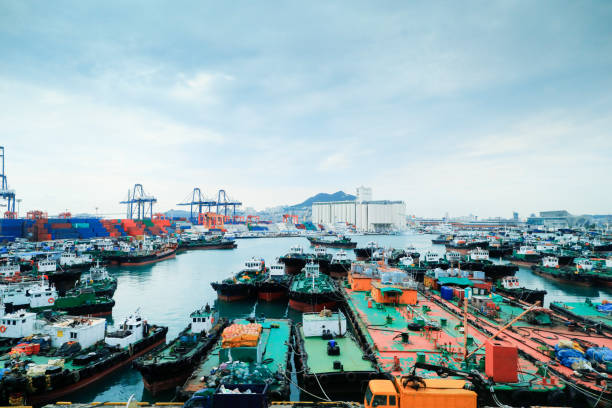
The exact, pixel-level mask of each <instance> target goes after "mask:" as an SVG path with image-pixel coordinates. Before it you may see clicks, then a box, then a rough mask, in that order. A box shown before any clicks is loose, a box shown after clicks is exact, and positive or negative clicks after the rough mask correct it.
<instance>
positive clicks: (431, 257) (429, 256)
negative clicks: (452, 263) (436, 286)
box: [400, 251, 442, 262]
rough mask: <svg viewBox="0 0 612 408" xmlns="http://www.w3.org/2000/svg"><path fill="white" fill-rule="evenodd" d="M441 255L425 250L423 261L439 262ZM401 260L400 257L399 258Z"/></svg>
mask: <svg viewBox="0 0 612 408" xmlns="http://www.w3.org/2000/svg"><path fill="white" fill-rule="evenodd" d="M441 258H442V257H441V256H440V254H438V253H437V252H433V251H427V252H425V258H424V260H425V262H440V259H441ZM400 261H401V259H400Z"/></svg>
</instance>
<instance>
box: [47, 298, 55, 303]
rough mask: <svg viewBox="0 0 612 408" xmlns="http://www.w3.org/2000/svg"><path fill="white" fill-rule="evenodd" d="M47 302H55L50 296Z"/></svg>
mask: <svg viewBox="0 0 612 408" xmlns="http://www.w3.org/2000/svg"><path fill="white" fill-rule="evenodd" d="M47 302H49V304H53V303H54V302H55V299H54V298H52V297H50V298H49V299H47Z"/></svg>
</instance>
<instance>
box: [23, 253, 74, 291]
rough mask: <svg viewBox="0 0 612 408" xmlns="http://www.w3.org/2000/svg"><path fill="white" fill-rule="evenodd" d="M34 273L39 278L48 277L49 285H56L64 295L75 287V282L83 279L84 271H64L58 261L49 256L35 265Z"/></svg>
mask: <svg viewBox="0 0 612 408" xmlns="http://www.w3.org/2000/svg"><path fill="white" fill-rule="evenodd" d="M33 273H34V274H35V275H38V276H40V275H45V276H47V277H48V279H49V283H51V284H52V285H54V286H55V287H56V288H57V290H58V291H59V292H60V294H64V293H65V292H66V291H67V290H69V289H71V288H73V287H74V284H75V282H76V281H77V280H78V279H79V278H80V277H81V274H82V273H83V271H82V270H81V269H79V268H77V269H63V268H61V267H59V266H58V264H57V260H56V259H54V258H52V257H50V256H47V257H45V258H42V259H39V260H38V261H37V262H36V263H35V268H34V269H33Z"/></svg>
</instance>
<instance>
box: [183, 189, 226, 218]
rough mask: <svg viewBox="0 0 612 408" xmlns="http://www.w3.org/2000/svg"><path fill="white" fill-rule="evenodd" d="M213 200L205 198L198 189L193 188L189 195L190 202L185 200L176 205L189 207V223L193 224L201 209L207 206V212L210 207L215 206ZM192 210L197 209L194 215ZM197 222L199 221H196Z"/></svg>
mask: <svg viewBox="0 0 612 408" xmlns="http://www.w3.org/2000/svg"><path fill="white" fill-rule="evenodd" d="M188 197H189V196H188ZM216 204H217V203H216V202H215V200H213V199H210V198H207V197H205V196H204V194H202V190H200V188H199V187H195V188H194V189H193V191H192V193H191V201H187V199H186V200H185V202H182V203H179V204H177V205H188V206H189V219H190V221H191V222H194V221H195V220H197V219H198V217H199V215H200V214H201V213H202V207H204V206H207V207H208V212H210V209H211V207H212V206H214V205H216ZM194 208H195V209H197V213H196V214H194V211H193V210H194ZM198 222H199V221H198Z"/></svg>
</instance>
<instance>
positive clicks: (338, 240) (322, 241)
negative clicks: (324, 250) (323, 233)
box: [306, 235, 357, 249]
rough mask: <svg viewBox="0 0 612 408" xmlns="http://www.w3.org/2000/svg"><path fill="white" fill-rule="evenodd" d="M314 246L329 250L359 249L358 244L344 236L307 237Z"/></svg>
mask: <svg viewBox="0 0 612 408" xmlns="http://www.w3.org/2000/svg"><path fill="white" fill-rule="evenodd" d="M306 238H308V241H310V245H312V246H322V247H328V248H345V249H353V248H355V247H357V243H356V242H355V241H353V240H351V239H350V238H349V237H346V236H344V235H339V236H336V237H335V238H326V237H306Z"/></svg>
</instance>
